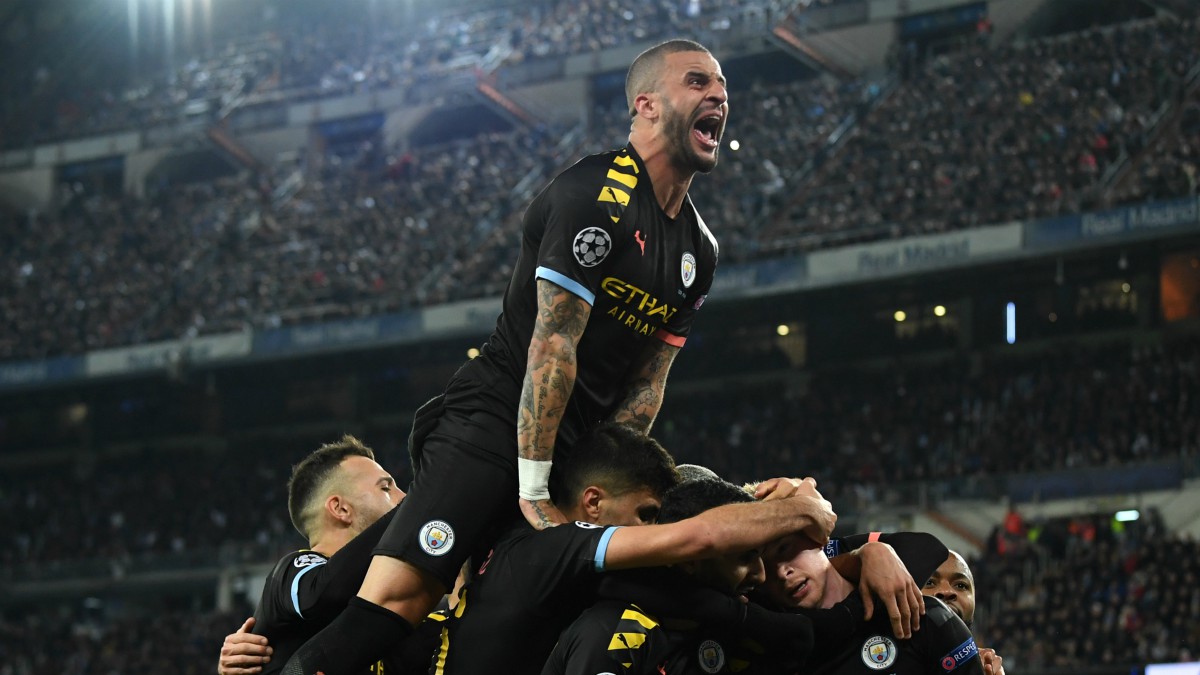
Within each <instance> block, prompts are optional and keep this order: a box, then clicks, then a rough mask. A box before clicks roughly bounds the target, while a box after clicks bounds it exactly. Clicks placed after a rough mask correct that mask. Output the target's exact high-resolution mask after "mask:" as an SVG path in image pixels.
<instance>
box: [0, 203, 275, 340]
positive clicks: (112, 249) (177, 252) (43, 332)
mask: <svg viewBox="0 0 1200 675" xmlns="http://www.w3.org/2000/svg"><path fill="white" fill-rule="evenodd" d="M62 190H63V195H62V199H63V200H64V201H65V202H66V204H65V206H64V207H63V208H62V209H61V210H60V212H59V213H58V214H57V215H54V216H48V215H47V216H42V215H38V216H30V215H27V214H14V213H10V214H7V215H6V216H4V218H5V220H6V222H5V226H4V227H3V228H0V317H3V318H2V319H0V322H2V324H0V325H3V327H4V330H2V331H0V359H2V360H13V359H30V358H44V357H50V356H58V355H61V354H82V353H84V352H87V351H94V350H97V349H103V348H106V347H117V346H123V345H128V344H135V343H140V342H153V341H156V340H166V339H173V338H178V337H181V336H182V334H183V330H184V328H185V326H184V325H181V324H179V323H172V324H156V323H155V322H154V321H152V318H153V316H155V314H156V312H157V310H159V309H160V307H161V306H162V305H164V304H166V303H170V302H172V300H173V299H178V298H179V297H180V295H181V294H183V293H185V292H186V290H187V289H186V288H185V287H181V285H180V278H179V276H178V275H179V274H180V271H181V270H187V269H189V268H190V267H192V266H193V265H194V264H195V263H196V262H197V261H198V259H199V257H200V256H202V255H203V253H204V251H205V250H206V249H207V248H209V247H210V244H211V243H212V242H215V241H219V240H220V239H222V238H223V237H226V236H228V235H229V234H230V233H231V232H232V231H233V230H235V229H236V228H237V227H238V225H239V220H240V218H242V217H243V216H244V215H245V214H247V213H249V212H250V211H252V210H253V209H254V208H256V204H257V202H258V200H259V195H257V194H256V193H255V192H254V191H253V190H251V189H248V188H247V187H246V186H245V184H244V183H243V182H241V181H237V180H228V181H218V182H215V183H211V184H204V185H196V186H190V187H183V188H180V189H174V190H170V191H168V192H167V193H165V194H164V195H163V196H162V198H160V199H154V200H141V199H137V198H135V197H125V198H122V199H112V198H108V197H104V196H101V195H94V194H87V193H85V192H82V191H80V190H78V189H77V187H76V186H73V185H70V184H65V185H64V186H63V188H62Z"/></svg>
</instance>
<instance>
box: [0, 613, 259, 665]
mask: <svg viewBox="0 0 1200 675" xmlns="http://www.w3.org/2000/svg"><path fill="white" fill-rule="evenodd" d="M118 604H120V603H118ZM252 611H253V608H251V607H240V608H238V609H236V610H233V611H229V612H217V611H213V610H196V611H188V610H184V609H166V610H162V609H159V610H155V611H153V612H149V611H145V612H129V611H126V612H125V613H124V614H118V615H117V616H107V615H106V614H105V613H104V612H103V611H100V610H89V609H86V608H56V607H53V606H49V607H48V606H40V607H39V608H37V609H35V610H29V611H9V612H5V613H3V614H0V675H101V674H104V673H178V674H179V675H211V673H212V672H213V670H214V668H215V667H216V661H217V653H218V652H219V651H220V649H221V642H222V640H224V639H225V636H226V635H228V634H229V633H232V632H233V631H234V630H236V629H237V627H238V626H239V625H241V622H242V621H244V620H245V618H246V617H247V616H249V613H250V612H252Z"/></svg>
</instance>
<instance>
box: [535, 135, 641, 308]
mask: <svg viewBox="0 0 1200 675" xmlns="http://www.w3.org/2000/svg"><path fill="white" fill-rule="evenodd" d="M624 159H625V160H627V161H628V163H627V164H622V163H621V161H622V156H620V155H619V156H618V157H617V158H616V160H614V162H613V163H612V164H611V165H610V166H609V167H608V168H607V174H601V173H600V172H599V170H597V169H596V167H592V166H587V167H582V166H581V167H576V168H575V169H574V170H573V171H569V172H567V173H565V174H563V175H562V176H560V177H559V178H558V179H556V180H555V181H554V182H553V183H551V184H550V186H549V187H548V188H547V189H546V192H545V193H543V194H542V195H541V197H540V198H539V200H538V211H537V216H538V217H539V218H540V219H541V220H542V239H541V244H540V246H539V247H538V252H537V269H536V271H535V272H534V275H535V276H536V277H537V278H538V279H545V280H547V281H551V282H553V283H555V284H558V285H559V286H561V287H563V288H565V289H566V290H568V291H570V292H571V293H573V294H575V295H577V296H579V297H580V298H582V299H583V300H584V301H586V302H587V303H588V304H589V305H591V304H594V303H595V300H596V292H597V291H598V290H599V288H600V282H601V280H603V279H604V273H605V270H606V269H607V268H606V265H605V262H606V261H608V260H610V259H615V258H616V256H615V255H614V253H613V249H614V247H616V246H632V245H633V243H632V239H631V238H630V237H619V236H617V235H618V229H617V228H618V227H619V226H620V216H621V212H622V210H623V208H624V206H625V205H626V204H628V203H629V200H630V197H631V194H632V191H633V186H634V185H636V184H637V172H638V171H639V169H638V168H637V165H636V164H635V163H634V162H633V160H632V159H631V158H629V157H628V156H627V155H626V156H624ZM623 231H624V230H623V229H622V230H621V232H623Z"/></svg>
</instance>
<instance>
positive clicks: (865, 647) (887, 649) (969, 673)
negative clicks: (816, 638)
mask: <svg viewBox="0 0 1200 675" xmlns="http://www.w3.org/2000/svg"><path fill="white" fill-rule="evenodd" d="M923 597H924V599H925V616H923V617H921V630H918V631H915V632H914V633H913V636H912V639H910V640H898V639H896V638H895V637H894V636H893V635H892V626H891V620H890V619H888V616H887V613H886V612H875V616H874V617H872V619H871V620H870V621H868V622H865V623H863V624H862V626H861V627H860V628H859V630H858V633H857V634H856V635H855V636H854V637H853V638H851V639H850V640H849V641H847V642H844V643H842V644H839V645H836V646H830V645H825V646H824V648H822V645H817V649H815V650H814V651H813V654H812V657H811V658H810V660H809V662H808V663H807V665H806V667H805V669H804V672H806V673H811V674H812V675H950V674H951V673H953V674H954V675H982V674H983V663H982V661H981V660H980V658H979V648H978V647H977V646H976V645H975V638H974V637H972V635H971V630H970V629H969V628H967V625H966V624H964V623H963V622H962V619H960V618H958V615H957V614H955V613H954V612H953V611H951V610H950V609H949V608H948V607H946V605H944V604H942V601H941V600H938V599H937V598H931V597H929V596H923Z"/></svg>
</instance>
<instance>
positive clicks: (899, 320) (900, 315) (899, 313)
mask: <svg viewBox="0 0 1200 675" xmlns="http://www.w3.org/2000/svg"><path fill="white" fill-rule="evenodd" d="M892 318H894V319H895V320H896V323H903V322H904V320H905V319H907V318H908V315H907V314H905V313H904V310H902V309H898V310H896V313H895V314H893V315H892Z"/></svg>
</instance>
